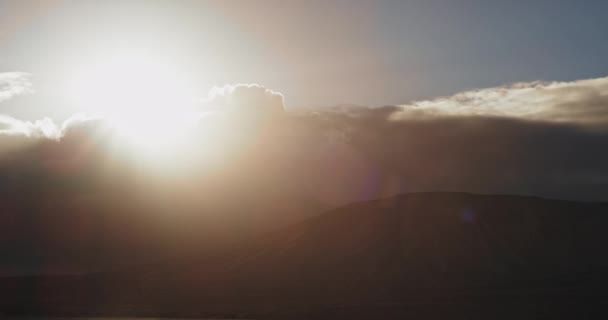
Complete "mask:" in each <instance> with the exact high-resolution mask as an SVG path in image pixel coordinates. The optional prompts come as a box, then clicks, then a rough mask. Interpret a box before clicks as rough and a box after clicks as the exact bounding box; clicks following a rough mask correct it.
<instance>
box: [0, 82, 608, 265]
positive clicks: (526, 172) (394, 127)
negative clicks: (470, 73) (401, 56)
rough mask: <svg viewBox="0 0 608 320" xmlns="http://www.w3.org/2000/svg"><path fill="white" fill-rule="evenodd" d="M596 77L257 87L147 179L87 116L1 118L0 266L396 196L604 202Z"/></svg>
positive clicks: (94, 255)
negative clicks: (304, 99) (389, 87)
mask: <svg viewBox="0 0 608 320" xmlns="http://www.w3.org/2000/svg"><path fill="white" fill-rule="evenodd" d="M604 82H605V80H604V79H596V80H585V81H580V82H577V83H576V85H575V84H573V83H566V84H563V83H561V84H542V83H537V84H519V85H514V86H511V87H508V88H496V89H484V90H481V91H475V92H471V93H465V94H462V95H461V96H459V95H457V96H454V97H451V98H445V99H439V100H433V101H427V102H416V103H413V104H410V105H408V106H384V107H380V108H365V107H356V106H341V107H338V108H333V109H332V108H329V109H325V110H321V111H307V112H299V113H295V112H284V111H283V98H282V96H281V95H280V94H279V93H276V92H273V91H271V90H268V89H265V88H263V87H260V86H257V85H249V86H233V87H226V88H224V89H221V90H217V91H216V92H215V93H213V94H212V95H211V96H210V99H209V100H208V101H207V103H209V104H211V105H214V106H216V108H211V109H209V110H212V111H209V110H207V111H205V112H212V113H205V114H204V115H203V116H201V119H200V121H199V122H198V124H197V127H196V130H192V131H191V137H190V138H191V139H190V140H191V141H189V143H187V144H186V145H187V147H188V148H187V150H180V149H175V150H172V151H171V153H170V154H168V155H166V154H164V155H163V159H169V160H170V162H169V163H168V164H165V167H164V169H163V170H165V171H163V172H162V173H159V172H158V170H157V168H156V167H154V166H151V165H150V162H151V161H152V160H153V159H148V157H153V156H151V155H150V154H147V153H141V154H140V153H139V151H138V150H139V149H136V148H135V149H128V147H125V146H123V145H122V141H121V138H120V137H119V136H117V135H115V134H114V132H113V131H112V129H111V126H108V125H107V124H106V123H105V122H104V121H103V120H99V119H87V118H84V117H74V118H72V119H71V120H69V121H67V122H66V123H64V124H62V125H57V124H55V123H53V122H52V121H50V120H42V121H38V122H24V121H19V120H16V119H13V118H9V117H3V118H1V119H0V126H1V127H0V130H2V131H1V132H0V149H1V151H0V154H2V157H0V160H1V161H0V177H1V178H0V189H1V190H2V193H1V196H2V197H3V199H2V200H3V201H2V202H1V203H2V204H1V205H2V212H3V215H2V219H3V220H2V221H1V223H0V225H1V226H2V227H1V229H0V234H2V236H1V237H2V240H1V241H0V245H1V246H2V247H1V248H0V249H1V250H3V251H2V252H4V253H5V254H3V259H2V260H1V261H0V266H4V267H5V268H8V267H9V266H10V265H14V264H18V263H21V266H23V265H25V264H29V265H32V266H36V265H44V261H50V262H49V264H53V265H54V266H56V265H57V263H58V262H57V261H61V263H62V264H65V265H70V266H78V267H80V268H84V269H91V268H96V267H100V266H104V265H113V264H117V263H123V264H124V263H125V261H129V259H131V260H132V261H140V260H141V259H143V260H145V259H149V258H150V257H155V258H159V257H161V256H164V255H170V254H177V253H180V252H184V251H187V250H189V248H190V249H191V248H195V247H196V248H199V247H200V246H201V245H200V244H201V243H202V244H205V243H209V244H210V246H215V247H217V246H218V243H230V242H231V241H232V240H234V239H235V238H239V237H246V236H247V235H250V234H255V233H257V232H261V231H264V230H268V229H272V228H276V227H278V226H281V225H285V224H287V223H290V222H294V221H296V220H298V219H302V218H303V217H306V216H309V215H311V214H316V213H318V212H320V211H322V210H324V209H327V208H330V207H333V206H336V205H339V204H343V203H347V202H351V201H357V200H363V199H369V198H377V197H384V196H388V195H391V194H396V193H401V192H413V191H433V190H443V191H469V192H479V193H509V194H529V195H539V196H545V197H551V198H565V199H578V200H603V201H605V200H608V148H606V146H607V145H608V125H607V123H606V122H605V121H603V120H602V119H606V117H605V116H606V114H607V113H608V109H607V108H606V107H605V106H606V104H604V99H605V94H604ZM248 101H250V103H248ZM511 105H513V106H518V107H517V108H519V109H517V110H520V109H521V110H520V111H513V110H510V109H509V106H511ZM520 105H525V106H528V107H529V108H530V110H534V112H532V111H530V112H524V111H523V110H524V109H525V108H523V107H521V108H520V107H519V106H520ZM448 106H451V107H453V108H454V109H450V108H451V107H450V108H449V107H448ZM252 114H273V115H274V114H281V116H280V117H274V116H273V117H262V118H264V119H265V121H262V122H260V121H257V120H258V119H259V118H258V117H253V118H252V117H251V115H252ZM159 130H163V129H162V128H159ZM167 168H169V169H167ZM161 171H162V170H161ZM167 172H168V173H167ZM65 230H75V231H74V232H71V231H70V232H65ZM41 248H42V249H41ZM159 248H164V249H159ZM125 259H126V260H125Z"/></svg>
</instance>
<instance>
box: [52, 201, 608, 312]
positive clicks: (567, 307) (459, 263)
mask: <svg viewBox="0 0 608 320" xmlns="http://www.w3.org/2000/svg"><path fill="white" fill-rule="evenodd" d="M607 228H608V204H607V203H582V202H571V201H559V200H546V199H541V198H535V197H525V196H501V195H500V196H499V195H473V194H466V193H415V194H406V195H400V196H395V197H392V198H388V199H380V200H374V201H368V202H361V203H354V204H351V205H347V206H344V207H341V208H338V209H335V210H332V211H329V212H327V213H325V214H323V215H321V216H319V217H316V218H313V219H309V220H307V221H305V222H303V223H300V224H296V225H293V226H291V227H289V228H285V229H283V230H281V231H279V232H275V233H272V234H269V235H267V236H265V237H263V238H261V239H259V240H258V241H254V242H250V243H248V244H246V245H242V246H241V247H240V248H238V249H236V250H232V251H230V252H217V253H215V254H214V255H206V256H202V257H199V258H197V259H195V260H189V261H183V262H180V263H167V264H158V265H153V266H148V267H145V268H141V269H139V270H130V271H126V272H122V273H109V274H102V275H94V276H89V277H82V278H80V279H78V280H71V281H73V282H74V283H75V284H74V287H73V290H68V291H69V292H68V293H65V290H64V291H62V290H61V289H56V288H55V287H52V286H51V287H50V288H49V289H48V291H47V292H46V293H45V295H52V296H54V297H58V296H61V297H64V298H61V299H59V300H60V302H58V303H57V305H62V306H65V305H70V304H71V303H73V304H78V305H80V306H82V305H85V306H89V307H88V309H85V311H91V310H93V309H92V307H91V306H92V305H94V306H95V308H94V309H95V310H96V311H97V312H101V313H103V311H104V310H113V311H115V312H117V313H121V311H122V312H123V313H124V312H126V313H135V314H138V313H139V314H159V313H162V314H176V315H209V314H249V315H276V316H294V315H308V316H311V317H314V316H318V317H326V316H327V317H330V316H332V315H334V316H354V315H359V316H362V317H364V316H371V315H375V316H378V315H381V316H403V315H407V314H410V312H413V310H414V311H415V310H417V313H416V314H428V315H430V316H431V317H434V316H440V315H450V314H451V313H452V311H451V310H453V309H454V308H455V309H457V310H458V312H464V313H462V314H469V313H470V312H475V313H476V314H477V315H481V314H485V315H488V314H492V312H493V311H496V310H497V309H496V308H497V306H498V305H511V307H509V308H508V309H509V310H511V311H513V312H515V310H519V311H517V312H520V313H515V314H511V313H508V314H511V315H512V316H515V315H517V316H518V317H521V316H530V315H532V316H539V315H543V316H544V315H546V316H550V315H554V314H556V315H562V316H565V315H566V314H567V313H564V312H565V311H572V310H579V308H581V307H585V310H587V311H589V310H590V309H589V308H588V306H587V304H594V303H595V302H598V301H603V300H604V299H605V298H608V295H606V294H605V293H604V292H605V291H606V290H605V289H606V286H605V285H607V284H608V254H606V253H605V248H604V246H605V244H606V243H608V232H606V230H607ZM59 287H61V286H59ZM66 287H67V286H66ZM55 290H57V291H55ZM53 292H59V293H57V294H53ZM92 292H95V294H92ZM44 298H45V299H46V298H47V297H46V296H45V297H44ZM91 299H98V300H96V301H91ZM42 300H44V299H42ZM73 300H75V301H76V302H74V301H73ZM81 300H84V301H86V302H87V303H82V301H81ZM564 303H569V304H564ZM45 305H46V306H47V308H48V305H49V304H48V303H47V304H45ZM425 306H426V307H425ZM104 308H106V309H104ZM50 309H53V307H52V308H50ZM68 309H70V310H72V311H73V312H76V313H77V311H78V309H79V308H72V307H70V308H68ZM74 310H76V311H74ZM434 312H439V313H434ZM441 312H445V314H443V313H441ZM579 315H580V314H579ZM532 318H534V317H532Z"/></svg>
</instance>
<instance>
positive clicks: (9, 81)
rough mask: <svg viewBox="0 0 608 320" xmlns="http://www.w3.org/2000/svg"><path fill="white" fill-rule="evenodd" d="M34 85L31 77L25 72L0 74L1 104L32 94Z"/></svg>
mask: <svg viewBox="0 0 608 320" xmlns="http://www.w3.org/2000/svg"><path fill="white" fill-rule="evenodd" d="M31 91H32V84H31V82H30V75H29V74H28V73H25V72H3V73H0V102H2V101H5V100H8V99H11V98H13V97H15V96H18V95H22V94H25V93H30V92H31Z"/></svg>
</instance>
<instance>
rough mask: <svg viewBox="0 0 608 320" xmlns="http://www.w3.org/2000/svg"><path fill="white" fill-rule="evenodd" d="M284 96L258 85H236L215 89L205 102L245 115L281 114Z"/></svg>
mask: <svg viewBox="0 0 608 320" xmlns="http://www.w3.org/2000/svg"><path fill="white" fill-rule="evenodd" d="M283 100H284V99H283V95H282V94H281V93H279V92H277V91H273V90H270V89H267V88H265V87H263V86H260V85H258V84H235V85H226V86H223V87H214V88H213V89H211V90H210V92H209V95H208V97H207V99H206V101H205V103H206V104H208V105H210V106H215V107H220V108H225V109H227V110H230V111H235V112H245V113H264V114H266V113H271V114H276V113H281V112H283V110H284V104H283Z"/></svg>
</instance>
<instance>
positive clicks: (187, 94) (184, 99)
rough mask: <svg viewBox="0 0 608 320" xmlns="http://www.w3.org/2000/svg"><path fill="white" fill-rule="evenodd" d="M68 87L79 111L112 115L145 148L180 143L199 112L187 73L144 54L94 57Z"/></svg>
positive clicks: (125, 133) (115, 123)
mask: <svg viewBox="0 0 608 320" xmlns="http://www.w3.org/2000/svg"><path fill="white" fill-rule="evenodd" d="M67 91H68V92H67V95H68V96H69V98H70V100H71V101H72V103H74V104H75V105H76V106H77V108H78V109H79V110H81V111H82V112H85V113H87V114H90V115H93V116H99V117H102V118H104V119H106V120H107V121H109V123H110V124H111V125H112V126H113V127H114V128H115V129H116V132H117V133H118V134H119V135H121V136H123V137H124V138H125V139H128V141H129V142H132V143H133V144H137V145H140V146H142V147H149V148H152V147H159V146H163V145H171V144H175V143H177V142H179V141H178V140H180V139H182V138H183V136H184V135H185V132H184V131H185V130H186V128H187V127H188V125H189V124H190V123H191V122H192V120H193V119H194V118H195V115H196V112H195V107H194V106H195V103H194V102H195V101H196V99H195V95H194V94H193V90H192V86H191V84H190V83H189V82H188V81H187V77H186V76H185V74H184V73H181V72H180V71H179V68H177V67H176V66H175V65H174V64H172V63H171V61H168V60H162V59H158V58H155V57H152V56H151V55H149V54H147V53H142V52H139V53H124V52H123V53H120V54H113V55H108V56H103V57H101V58H99V59H95V60H93V61H88V62H87V63H85V64H83V65H82V66H81V67H79V68H78V69H76V70H75V71H74V72H73V73H72V75H71V76H70V79H69V81H68V85H67Z"/></svg>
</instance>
